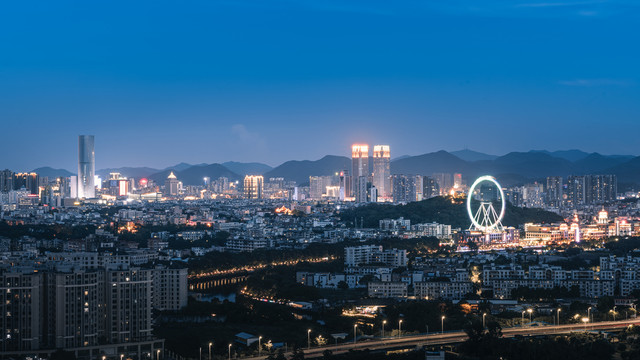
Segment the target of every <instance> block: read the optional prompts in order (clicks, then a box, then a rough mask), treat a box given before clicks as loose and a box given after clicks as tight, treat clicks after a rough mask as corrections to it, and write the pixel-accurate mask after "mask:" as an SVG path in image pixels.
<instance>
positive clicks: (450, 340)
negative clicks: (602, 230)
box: [252, 319, 640, 359]
mask: <svg viewBox="0 0 640 360" xmlns="http://www.w3.org/2000/svg"><path fill="white" fill-rule="evenodd" d="M630 325H640V319H633V320H620V321H604V322H597V323H590V324H586V326H585V325H584V324H569V325H548V326H531V327H527V326H525V327H513V328H505V329H502V335H503V337H507V338H509V337H514V336H517V335H521V336H529V335H556V334H567V333H571V332H581V331H585V330H586V331H605V330H616V329H622V328H625V327H628V326H630ZM465 340H467V334H466V333H465V332H464V331H451V332H445V333H432V334H420V335H410V336H402V337H393V338H375V339H367V340H362V341H359V342H355V343H354V342H348V343H342V344H339V345H329V346H323V347H312V348H311V349H306V348H303V350H304V355H305V358H317V357H321V356H322V353H323V352H324V351H326V350H331V351H332V352H333V353H334V354H341V353H345V352H348V351H349V350H364V349H369V350H393V349H403V348H404V349H406V348H413V347H421V346H425V345H444V344H455V343H460V342H463V341H465ZM286 355H290V352H289V353H288V354H286ZM265 358H266V356H260V357H253V358H252V359H265Z"/></svg>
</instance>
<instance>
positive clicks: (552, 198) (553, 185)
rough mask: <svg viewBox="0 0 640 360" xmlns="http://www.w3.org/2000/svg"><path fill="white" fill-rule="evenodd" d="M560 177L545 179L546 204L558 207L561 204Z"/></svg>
mask: <svg viewBox="0 0 640 360" xmlns="http://www.w3.org/2000/svg"><path fill="white" fill-rule="evenodd" d="M562 193H563V191H562V176H549V177H547V188H546V191H545V194H546V198H547V204H549V205H552V206H560V204H562Z"/></svg>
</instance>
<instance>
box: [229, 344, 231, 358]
mask: <svg viewBox="0 0 640 360" xmlns="http://www.w3.org/2000/svg"><path fill="white" fill-rule="evenodd" d="M229 360H231V344H229Z"/></svg>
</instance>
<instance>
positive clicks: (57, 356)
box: [49, 349, 76, 360]
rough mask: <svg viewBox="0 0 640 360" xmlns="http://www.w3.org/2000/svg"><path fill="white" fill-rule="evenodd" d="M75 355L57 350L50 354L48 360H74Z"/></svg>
mask: <svg viewBox="0 0 640 360" xmlns="http://www.w3.org/2000/svg"><path fill="white" fill-rule="evenodd" d="M75 359H76V354H75V353H73V352H71V351H64V350H62V349H58V350H56V351H54V352H52V353H51V356H50V357H49V360H75Z"/></svg>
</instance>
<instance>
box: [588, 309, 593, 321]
mask: <svg viewBox="0 0 640 360" xmlns="http://www.w3.org/2000/svg"><path fill="white" fill-rule="evenodd" d="M587 317H588V318H589V321H590V322H593V320H591V306H589V308H588V309H587Z"/></svg>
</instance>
